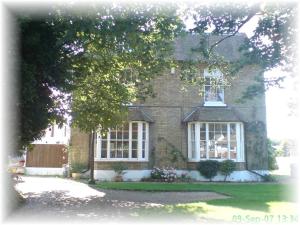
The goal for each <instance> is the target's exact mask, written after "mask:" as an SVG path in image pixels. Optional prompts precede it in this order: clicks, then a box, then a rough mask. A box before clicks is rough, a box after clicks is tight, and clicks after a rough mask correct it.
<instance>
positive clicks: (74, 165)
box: [71, 163, 87, 173]
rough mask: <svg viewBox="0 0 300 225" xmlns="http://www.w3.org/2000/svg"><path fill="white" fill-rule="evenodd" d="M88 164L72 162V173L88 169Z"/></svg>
mask: <svg viewBox="0 0 300 225" xmlns="http://www.w3.org/2000/svg"><path fill="white" fill-rule="evenodd" d="M86 169H87V166H86V165H85V164H83V163H72V164H71V173H81V172H82V171H84V170H86Z"/></svg>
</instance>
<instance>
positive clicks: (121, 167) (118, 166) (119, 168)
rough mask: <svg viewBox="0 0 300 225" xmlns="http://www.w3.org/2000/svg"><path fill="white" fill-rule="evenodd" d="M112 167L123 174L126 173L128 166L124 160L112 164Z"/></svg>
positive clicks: (117, 172)
mask: <svg viewBox="0 0 300 225" xmlns="http://www.w3.org/2000/svg"><path fill="white" fill-rule="evenodd" d="M112 169H113V170H114V171H115V172H116V174H117V175H123V174H124V173H125V172H124V170H127V169H128V166H126V165H125V164H124V163H122V162H116V163H114V164H113V165H112Z"/></svg>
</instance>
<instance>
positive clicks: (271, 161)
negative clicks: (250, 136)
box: [267, 139, 278, 170]
mask: <svg viewBox="0 0 300 225" xmlns="http://www.w3.org/2000/svg"><path fill="white" fill-rule="evenodd" d="M267 145H268V169H269V170H277V169H278V165H277V163H276V152H275V151H276V148H274V142H273V141H272V140H270V139H268V140H267Z"/></svg>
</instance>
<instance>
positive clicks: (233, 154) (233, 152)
mask: <svg viewBox="0 0 300 225" xmlns="http://www.w3.org/2000/svg"><path fill="white" fill-rule="evenodd" d="M230 159H236V151H230Z"/></svg>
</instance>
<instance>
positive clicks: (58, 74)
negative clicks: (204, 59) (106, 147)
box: [17, 4, 182, 148]
mask: <svg viewBox="0 0 300 225" xmlns="http://www.w3.org/2000/svg"><path fill="white" fill-rule="evenodd" d="M72 7H73V6H70V5H68V6H67V7H66V8H63V9H62V7H60V6H54V7H53V8H52V9H51V10H50V9H49V13H48V14H47V15H45V16H44V17H35V16H34V15H29V16H28V15H26V16H23V15H19V18H18V27H19V30H20V43H21V45H20V46H21V47H20V62H21V63H20V64H21V67H20V87H21V90H20V99H19V100H20V101H19V102H18V103H17V109H18V111H19V114H20V124H19V127H20V135H19V141H18V142H19V143H20V148H21V147H24V146H27V145H28V144H30V143H31V142H32V141H34V140H35V139H38V138H40V137H41V136H42V135H43V130H44V129H46V128H47V126H48V124H49V123H51V122H53V121H56V122H58V123H62V122H63V121H64V116H65V115H66V114H67V113H70V107H69V106H70V101H71V98H70V96H69V97H68V98H66V97H65V96H66V95H65V93H71V92H72V91H74V93H75V95H77V96H78V95H79V93H82V92H81V91H82V90H83V89H82V85H83V84H85V85H87V86H86V87H87V88H88V84H91V82H98V81H100V80H101V84H100V83H99V84H98V87H99V85H100V86H101V85H102V86H101V87H104V86H109V85H111V86H112V87H115V88H120V90H121V89H122V88H123V90H122V91H121V92H122V93H123V94H125V95H126V96H125V95H122V93H121V92H119V94H120V95H122V96H120V97H119V98H120V100H121V99H122V97H124V98H125V100H121V101H122V104H123V103H124V104H127V103H128V102H129V95H128V93H125V92H127V89H128V91H129V92H132V91H133V89H134V88H136V87H138V88H137V89H136V91H135V96H136V97H142V96H145V95H146V94H149V93H150V92H151V87H150V85H149V83H148V84H147V82H148V81H149V80H151V78H153V77H154V76H155V75H157V74H158V72H159V71H160V69H161V68H162V65H163V64H165V65H168V64H169V62H171V61H170V57H169V56H170V54H168V52H170V50H171V48H172V45H171V43H172V39H174V36H175V34H176V33H178V32H180V31H181V28H182V23H181V22H180V20H179V19H178V17H177V16H176V14H175V13H174V14H173V16H172V13H170V12H171V11H174V8H172V7H170V8H162V7H161V6H154V5H151V4H148V5H147V6H146V7H145V6H143V5H141V4H135V5H134V6H124V5H116V6H114V5H100V6H99V5H92V6H90V7H89V8H88V9H87V12H88V13H86V14H83V13H77V11H76V10H77V9H78V8H76V7H75V8H72ZM169 15H171V16H169ZM88 76H91V77H92V78H87V77H88ZM98 76H101V79H100V77H98ZM110 76H112V77H110ZM93 77H95V78H93ZM93 79H94V80H93ZM118 83H122V84H118ZM114 85H116V86H114ZM122 85H123V86H122ZM124 88H125V89H126V91H125V89H124ZM76 89H78V90H77V91H75V90H76ZM110 90H111V89H110ZM57 93H58V94H57ZM102 94H103V92H102ZM111 97H113V98H114V97H116V98H118V96H116V95H114V96H111ZM74 99H75V100H76V101H77V99H78V98H76V97H75V98H74ZM102 99H103V98H102ZM77 102H78V101H77ZM106 103H109V106H112V105H114V104H119V103H120V102H119V100H114V99H108V100H107V102H106ZM101 105H102V106H103V105H105V103H104V102H103V103H102V104H101ZM73 106H76V107H74V108H73V109H74V110H76V109H78V107H79V104H77V105H76V104H75V105H73ZM104 109H109V111H108V112H106V113H105V115H108V114H109V115H110V113H111V112H112V110H111V109H116V107H115V105H114V107H110V108H108V107H105V108H102V111H103V110H104ZM77 115H80V113H78V111H77V112H74V114H73V116H74V118H76V119H77V118H79V117H78V116H77ZM101 115H102V116H103V114H101ZM94 118H95V117H94ZM74 121H75V119H74ZM106 121H109V116H108V118H107V120H106ZM111 121H112V120H111ZM97 122H101V124H102V127H103V128H104V127H107V123H105V121H104V119H102V120H101V121H97ZM74 124H77V125H78V126H80V125H79V124H82V126H84V127H81V128H86V127H87V126H88V125H91V123H81V122H80V121H77V123H76V122H75V123H74ZM108 124H109V125H112V124H111V123H108ZM93 126H96V125H93Z"/></svg>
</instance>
